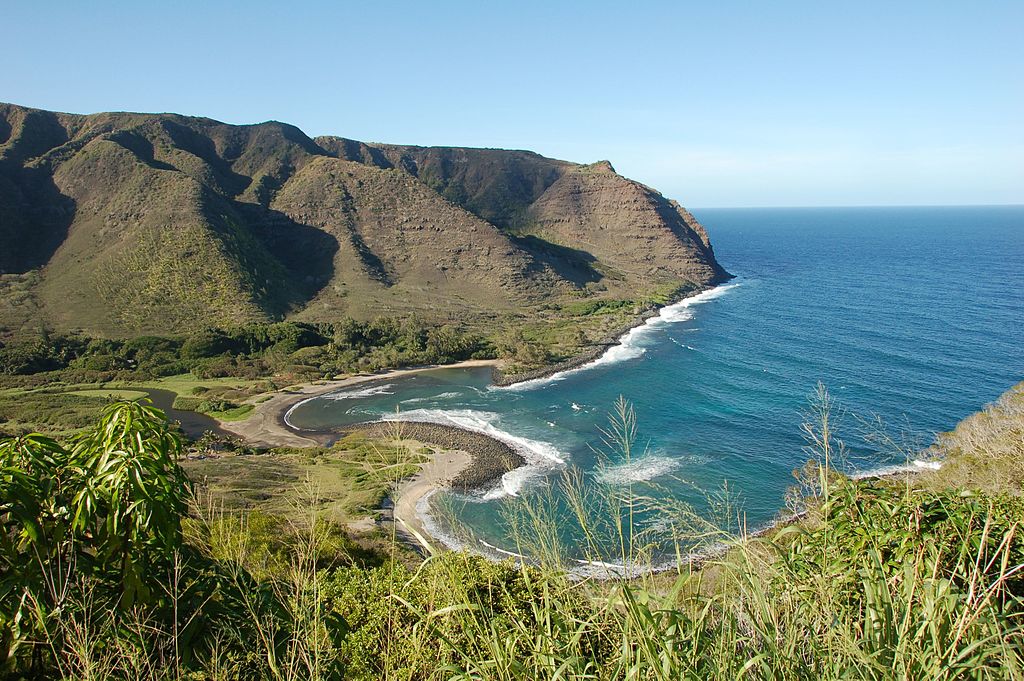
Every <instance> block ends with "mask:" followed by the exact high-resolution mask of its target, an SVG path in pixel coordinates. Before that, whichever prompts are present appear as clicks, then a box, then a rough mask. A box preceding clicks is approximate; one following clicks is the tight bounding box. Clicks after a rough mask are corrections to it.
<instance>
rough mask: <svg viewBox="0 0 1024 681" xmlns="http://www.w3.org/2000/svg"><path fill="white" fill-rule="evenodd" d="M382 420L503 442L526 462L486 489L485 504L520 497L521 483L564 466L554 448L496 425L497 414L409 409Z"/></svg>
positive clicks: (557, 451) (562, 456)
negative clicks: (431, 425)
mask: <svg viewBox="0 0 1024 681" xmlns="http://www.w3.org/2000/svg"><path fill="white" fill-rule="evenodd" d="M382 420H385V421H415V422H421V423H437V424H440V425H447V426H455V427H457V428H462V429H463V430H469V431H473V432H475V433H481V434H483V435H486V436H488V437H491V438H493V439H495V440H498V441H499V442H503V443H505V444H507V445H508V446H510V447H512V449H514V450H516V452H518V453H519V454H521V455H522V456H523V458H524V459H525V460H526V465H525V466H521V467H519V468H517V469H515V470H512V471H509V472H507V473H505V474H504V475H502V476H501V480H500V481H499V483H498V485H497V486H495V488H494V489H491V490H488V491H487V492H485V493H484V495H483V496H482V497H481V498H482V499H483V500H485V501H489V500H492V499H498V498H500V497H503V496H513V497H514V496H519V492H520V491H521V490H522V488H523V486H524V484H525V483H526V481H527V480H529V479H530V478H532V477H534V476H537V475H539V474H541V473H543V472H544V471H549V470H553V469H556V468H561V467H564V466H565V460H566V457H565V454H563V453H562V452H560V451H559V450H558V449H557V448H556V447H555V446H554V445H552V444H550V443H548V442H542V441H540V440H532V439H530V438H526V437H521V436H519V435H513V434H512V433H510V432H508V431H506V430H503V429H501V428H499V427H498V426H497V425H496V422H497V421H498V414H495V413H493V412H484V411H475V410H472V409H453V410H445V409H412V410H410V411H405V412H398V413H395V414H387V415H385V416H383V417H382Z"/></svg>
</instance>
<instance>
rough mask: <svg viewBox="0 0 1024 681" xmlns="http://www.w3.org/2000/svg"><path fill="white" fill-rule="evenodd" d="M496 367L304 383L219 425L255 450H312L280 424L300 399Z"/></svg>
mask: <svg viewBox="0 0 1024 681" xmlns="http://www.w3.org/2000/svg"><path fill="white" fill-rule="evenodd" d="M497 365H498V360H495V359H474V360H467V361H465V362H458V363H456V364H435V365H430V366H421V367H412V368H409V369H394V370H392V371H381V372H378V373H374V374H360V375H358V376H349V377H346V378H341V379H337V380H333V381H317V382H315V383H306V384H303V385H300V386H298V387H292V388H289V389H288V390H287V391H286V392H278V393H274V394H273V395H272V396H271V398H270V399H269V400H267V401H265V402H261V403H259V404H257V405H256V407H255V409H253V413H252V415H251V416H250V417H249V418H247V419H245V420H244V421H222V422H221V424H220V426H221V428H223V429H224V430H226V431H228V432H230V433H232V434H233V435H237V436H238V437H240V438H242V439H243V440H245V441H246V442H248V443H250V444H252V445H255V446H257V447H315V446H317V445H319V444H322V443H321V442H320V441H319V440H317V439H316V438H315V436H312V437H311V436H307V435H302V434H300V433H299V432H298V431H296V430H294V429H292V428H289V427H288V425H287V424H286V423H285V422H284V416H285V414H287V413H288V410H289V409H291V408H292V407H293V406H294V405H295V404H296V403H298V402H301V401H302V400H306V399H309V398H310V397H316V396H317V395H324V394H326V393H330V392H334V391H335V390H339V389H341V388H345V387H348V386H352V385H357V384H359V383H366V382H368V381H377V380H382V379H385V380H386V379H389V378H398V377H399V376H407V375H409V374H415V373H419V372H422V371H430V370H432V369H460V368H469V367H494V366H497Z"/></svg>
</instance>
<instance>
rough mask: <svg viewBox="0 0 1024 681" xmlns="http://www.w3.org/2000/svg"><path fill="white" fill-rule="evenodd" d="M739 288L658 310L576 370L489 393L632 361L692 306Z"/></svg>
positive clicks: (527, 387)
mask: <svg viewBox="0 0 1024 681" xmlns="http://www.w3.org/2000/svg"><path fill="white" fill-rule="evenodd" d="M739 285H740V282H732V283H729V284H719V285H718V286H715V287H714V288H710V289H708V290H707V291H703V292H702V293H698V294H697V295H695V296H690V297H689V298H684V299H682V300H680V301H679V302H678V303H673V304H672V305H666V306H665V307H663V308H661V310H660V311H659V312H658V314H657V315H656V316H654V317H650V318H649V319H647V320H645V321H644V323H643V324H640V325H638V326H634V327H633V328H632V329H630V330H629V331H627V332H626V333H625V334H623V335H622V336H621V337H620V338H619V340H618V342H617V343H616V344H615V345H613V346H611V347H610V348H608V349H607V350H606V351H605V352H604V354H602V355H601V356H600V357H598V358H597V359H595V360H593V361H591V362H587V363H586V364H583V365H581V366H578V367H574V368H572V369H566V370H565V371H559V372H558V373H555V374H552V375H550V376H545V377H543V378H534V379H532V380H529V381H523V382H521V383H513V384H512V385H507V386H493V387H492V388H491V389H492V390H532V389H534V388H539V387H541V386H545V385H549V384H551V383H554V382H556V381H561V380H562V379H564V378H565V377H567V376H571V375H573V374H578V373H580V372H583V371H588V370H590V369H593V368H595V367H600V366H605V365H608V364H617V363H619V362H625V361H626V360H630V359H636V358H637V357H640V356H642V355H643V354H644V353H645V352H646V351H647V350H646V348H645V347H644V345H643V343H644V341H645V340H646V339H647V338H648V337H649V336H650V335H651V333H652V332H655V331H657V330H660V329H661V328H663V327H664V326H665V325H667V324H672V323H675V322H683V321H688V320H690V319H693V312H692V310H690V308H691V307H693V306H694V305H700V304H701V303H705V302H707V301H709V300H714V299H715V298H718V297H720V296H723V295H725V294H726V293H728V292H729V291H731V290H732V289H734V288H736V287H737V286H739Z"/></svg>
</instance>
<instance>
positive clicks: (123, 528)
mask: <svg viewBox="0 0 1024 681" xmlns="http://www.w3.org/2000/svg"><path fill="white" fill-rule="evenodd" d="M1020 389H1021V386H1018V387H1017V388H1015V389H1014V390H1013V391H1011V393H1009V394H1008V396H1007V397H1005V398H1004V400H1003V401H1001V402H1000V403H999V404H998V405H996V406H994V407H992V408H990V409H987V410H986V412H985V413H984V415H983V417H978V416H976V417H972V419H967V420H966V421H965V424H966V425H963V426H962V427H961V428H958V429H957V433H954V434H953V435H952V436H944V437H943V438H942V443H945V444H942V443H940V446H942V447H946V448H945V449H943V451H944V452H945V454H946V455H947V456H948V459H947V462H946V464H947V465H950V466H954V465H959V464H963V465H969V462H970V461H971V460H972V459H974V458H975V457H981V458H982V459H984V460H987V461H989V462H993V461H995V460H997V459H1001V458H1003V457H1014V456H1016V454H1017V453H1018V451H1019V450H1018V449H1017V447H1018V446H1019V445H1018V443H1017V441H1016V440H1014V439H1013V438H1015V437H1017V436H1018V435H1019V433H1020V428H1021V418H1020V414H1021V412H1020V410H1019V409H1017V410H1014V409H1006V408H1004V407H1005V406H1006V404H1007V403H1013V404H1015V403H1016V401H1017V399H1018V398H1019V395H1020ZM833 406H834V405H833V402H832V400H831V398H829V396H828V394H827V393H826V392H825V391H824V390H822V391H819V393H818V395H817V402H816V403H815V405H814V409H813V410H812V412H813V413H814V414H816V416H817V419H816V420H814V421H810V422H808V423H807V424H805V432H806V433H807V435H808V438H809V440H808V441H809V444H810V446H811V448H812V450H811V451H812V452H813V454H814V460H813V462H812V465H810V466H808V467H807V468H806V469H805V471H806V473H807V475H802V477H801V481H802V489H803V491H804V494H803V496H802V502H801V503H802V505H803V507H804V510H805V513H806V515H805V517H804V520H803V521H801V522H800V523H799V524H797V525H792V526H789V527H785V528H783V529H781V530H780V531H778V532H776V533H774V534H773V535H771V536H768V537H762V538H742V537H741V538H739V539H735V538H729V537H728V536H727V535H726V534H724V533H722V532H716V531H715V529H714V527H715V522H714V521H715V519H714V518H711V519H705V521H706V522H704V524H703V525H702V526H701V528H702V529H701V535H702V537H703V539H704V542H705V545H709V544H714V543H716V542H719V541H724V542H727V544H728V547H729V550H728V551H727V552H726V553H723V554H717V557H712V558H709V559H708V560H707V561H705V562H704V563H703V564H701V565H694V564H692V563H686V562H681V563H680V565H679V567H678V571H677V572H675V573H671V574H660V575H650V574H649V575H646V576H644V577H641V578H638V579H631V580H627V579H622V578H615V579H611V580H608V581H597V580H592V579H584V580H575V579H572V578H571V577H569V576H568V575H567V574H566V572H565V571H564V565H563V564H562V562H561V560H560V558H559V554H560V552H559V550H558V547H557V544H552V543H550V541H549V540H550V538H551V537H553V536H554V534H553V533H552V532H551V530H552V528H551V527H550V526H549V525H548V524H547V522H546V521H545V520H544V518H545V517H546V514H545V512H544V508H543V505H544V500H543V495H542V496H541V497H540V498H539V499H533V500H528V499H524V500H523V501H522V504H523V505H522V506H521V507H520V508H518V509H516V511H517V512H518V513H520V517H521V518H524V519H528V521H527V522H524V523H523V524H522V526H521V534H520V539H521V543H522V544H523V546H524V547H529V549H530V552H531V553H532V554H533V555H535V556H536V557H537V559H536V562H535V563H534V564H532V565H530V566H522V565H515V564H513V563H512V562H505V563H501V564H494V563H490V562H488V561H486V560H484V559H482V558H478V557H474V556H471V555H469V554H465V553H447V554H443V555H440V556H435V557H432V558H430V559H428V560H426V561H425V562H423V563H422V564H417V565H412V566H408V565H407V564H405V563H403V562H402V561H401V560H398V559H397V557H398V551H397V544H395V543H394V540H392V544H391V548H390V549H389V548H388V547H387V546H386V545H384V546H382V547H381V550H380V551H378V552H371V553H367V552H366V551H365V550H361V549H357V548H356V547H353V545H352V544H351V543H350V542H349V541H348V540H347V538H346V537H345V536H344V533H343V532H341V531H340V530H339V528H337V527H336V526H334V525H332V524H330V523H329V522H328V521H327V520H326V517H325V515H324V514H323V513H322V512H321V511H320V510H319V505H318V502H317V499H318V496H319V495H318V494H317V492H316V490H315V489H314V488H309V487H303V486H301V485H300V488H302V489H300V493H299V494H298V495H297V496H296V497H295V498H296V500H297V502H296V506H295V510H294V511H293V512H291V513H290V514H289V515H288V516H286V517H275V516H269V515H266V514H264V513H260V512H255V511H254V512H242V513H225V512H224V511H223V510H218V508H217V507H216V506H210V505H209V504H204V503H203V502H201V501H196V500H195V498H194V497H192V496H191V495H190V488H191V486H190V483H189V482H188V480H187V478H186V476H185V474H184V472H183V471H182V469H181V468H180V467H179V466H178V464H177V462H176V457H177V455H178V453H179V452H180V447H181V445H180V442H179V441H178V440H177V439H176V437H175V436H174V435H173V434H172V433H171V432H169V431H168V429H167V426H166V423H165V421H164V419H163V417H162V415H161V414H160V413H159V412H157V411H155V410H153V409H152V408H149V407H146V406H143V405H139V404H136V403H118V404H114V405H111V406H110V407H109V408H108V409H107V411H106V413H105V414H104V416H103V419H102V420H101V421H100V422H99V423H97V424H96V425H95V426H94V427H93V428H91V429H89V430H87V431H86V432H84V433H83V434H82V435H80V436H78V437H76V438H74V439H73V440H71V441H70V442H68V443H66V444H60V443H57V442H55V441H53V440H48V439H46V438H42V437H38V436H29V437H21V438H15V439H9V440H6V441H3V442H2V443H0V486H2V488H0V522H2V530H3V534H2V535H0V539H2V541H0V561H2V563H0V565H2V568H3V569H2V571H0V657H2V658H3V659H4V660H5V661H4V662H3V665H4V666H3V670H4V673H6V674H7V675H8V676H9V677H10V678H41V677H46V676H50V677H55V678H67V679H72V678H74V679H82V678H88V679H133V680H135V679H183V678H190V679H211V680H212V679H242V678H245V679H255V678H266V679H340V678H350V679H380V678H388V679H452V678H455V679H664V680H666V681H667V680H668V679H680V678H699V679H736V678H751V679H840V678H842V679H891V678H900V679H1020V678H1024V627H1022V625H1024V623H1022V621H1021V617H1022V613H1024V610H1022V606H1024V600H1022V599H1024V542H1021V541H1020V532H1021V529H1022V527H1021V523H1022V522H1024V503H1022V498H1024V497H1022V496H1021V489H1020V488H1019V487H1015V488H1013V487H1011V486H1009V485H1006V486H1004V487H1000V488H999V489H993V488H990V487H988V486H987V484H984V483H982V482H978V483H977V484H974V485H971V486H969V487H963V488H951V487H948V486H946V484H945V483H944V482H943V481H942V479H941V478H939V477H935V476H930V477H928V478H921V477H913V476H912V477H905V478H903V479H898V480H863V481H851V480H849V479H847V478H844V477H842V476H840V475H838V474H837V473H835V472H834V471H832V470H831V469H830V468H829V463H830V461H831V460H832V459H833V457H835V455H836V452H838V451H839V450H840V449H841V445H840V442H839V440H838V435H840V434H838V433H835V432H833V431H832V430H831V424H832V421H831V420H830V418H829V414H830V411H831V410H832V409H833ZM979 418H981V419H982V420H984V421H986V422H987V424H988V425H986V428H985V436H984V437H983V438H981V439H979V438H978V437H976V434H977V431H976V429H975V427H974V425H972V420H973V421H977V420H978V419H979ZM632 419H633V416H632V413H631V410H630V408H629V406H628V404H626V403H624V402H623V403H621V404H620V405H618V406H617V407H616V410H615V412H614V413H613V415H612V417H611V422H610V423H609V430H608V432H611V433H616V432H617V433H620V434H624V439H622V440H621V441H620V442H619V443H618V444H619V445H620V446H623V447H626V446H630V445H631V438H632V437H635V433H633V429H632V428H631V427H630V423H632ZM631 433H633V434H631ZM1004 437H1006V438H1010V439H1009V440H1008V441H1006V442H1003V438H1004ZM953 441H955V444H952V445H951V442H953ZM1004 445H1005V446H1004ZM358 446H360V447H362V446H363V445H358ZM390 447H391V448H390V449H389V450H388V452H389V453H388V457H389V458H388V460H387V465H386V467H387V468H391V467H393V466H394V464H395V462H400V461H402V460H403V455H402V454H401V447H402V445H401V444H400V443H397V442H392V443H391V444H390ZM407 456H408V458H406V459H404V460H405V461H407V462H413V461H415V457H416V456H418V454H417V453H414V452H409V453H408V455H407ZM1002 463H1004V464H1006V465H1010V463H1011V462H1009V461H1003V462H1002ZM1013 463H1014V465H1016V462H1013ZM382 472H383V469H382ZM937 473H938V472H937ZM385 475H386V474H385ZM569 484H570V485H571V482H570V483H569ZM303 489H304V490H305V491H302V490H303ZM566 491H567V492H571V490H566ZM642 494H643V491H642V490H639V489H636V490H630V491H629V492H628V493H625V494H624V493H623V492H622V491H621V490H620V491H618V492H612V491H611V490H609V496H608V499H607V500H606V501H605V502H603V503H601V504H599V506H600V508H602V509H604V510H607V509H618V511H619V514H618V517H619V519H620V520H621V521H623V522H612V523H609V522H607V520H608V518H604V519H603V522H601V523H600V524H597V523H593V522H592V519H590V518H588V516H587V513H586V512H585V511H583V512H580V513H579V514H578V521H579V522H580V523H581V524H583V528H584V529H585V530H589V531H590V532H591V533H594V532H598V531H604V530H599V529H598V528H599V527H603V528H608V527H612V528H617V529H615V530H614V531H617V532H619V533H620V534H619V539H620V540H621V545H622V546H624V547H627V546H629V547H631V546H632V541H630V539H629V538H630V537H631V530H630V528H629V524H628V517H629V515H628V514H629V509H630V508H632V506H633V505H634V504H635V503H638V502H640V501H642ZM302 499H306V500H307V501H306V503H305V504H303V503H301V500H302ZM303 509H305V512H303ZM668 520H669V521H670V522H671V521H673V520H674V519H672V518H669V519H668ZM726 520H727V519H726ZM695 538H696V536H694V537H690V538H689V539H690V540H691V541H692V540H693V539H695ZM597 539H603V538H597ZM611 539H614V538H611ZM609 543H614V542H609ZM596 544H604V542H600V541H599V542H595V545H596ZM545 547H546V548H545ZM642 556H643V550H642V548H640V547H631V548H627V549H624V552H623V555H621V556H619V557H618V559H620V560H624V561H627V562H635V561H638V560H642ZM595 558H600V559H604V560H612V559H615V557H614V556H605V555H600V556H595Z"/></svg>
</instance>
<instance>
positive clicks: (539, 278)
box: [0, 104, 727, 335]
mask: <svg viewBox="0 0 1024 681" xmlns="http://www.w3.org/2000/svg"><path fill="white" fill-rule="evenodd" d="M0 275H3V277H4V278H3V282H8V281H12V280H15V279H17V280H18V281H19V282H29V284H25V286H28V289H29V290H28V295H29V297H31V298H32V303H33V306H34V307H33V308H32V309H33V310H34V314H37V315H41V316H42V317H43V318H44V320H45V321H46V323H47V324H48V325H50V326H53V327H55V328H59V329H71V328H82V329H86V330H88V331H90V332H94V333H102V334H108V335H133V334H140V333H148V332H156V331H166V330H167V329H168V328H186V327H193V326H197V325H204V324H217V325H230V324H234V323H242V322H246V321H251V320H261V319H280V318H285V317H291V316H298V317H301V318H303V319H309V320H316V319H336V318H339V317H342V316H346V315H347V316H355V317H369V316H374V315H378V314H383V313H413V312H415V313H417V314H420V315H422V316H425V317H429V318H436V319H440V320H447V319H486V318H492V317H493V316H494V315H500V314H503V313H505V312H508V311H522V310H526V309H529V308H530V307H531V306H534V305H537V304H540V303H545V302H551V301H555V300H561V299H564V298H566V297H580V296H582V297H602V296H605V297H607V296H613V295H617V294H619V293H621V292H622V291H626V290H630V291H633V292H635V291H637V290H639V289H643V288H644V287H651V286H655V285H664V284H683V283H690V284H694V285H706V284H709V283H712V282H714V281H717V280H719V279H721V278H723V277H725V276H727V275H726V274H725V272H724V271H723V270H722V269H721V267H720V266H719V265H718V263H717V262H716V261H715V258H714V254H713V252H712V250H711V246H710V243H709V242H708V239H707V235H706V234H705V233H704V230H703V228H702V227H701V226H700V225H699V224H698V223H697V221H696V220H694V219H693V217H692V216H691V215H690V214H689V213H687V212H686V211H685V210H683V209H682V208H681V207H679V206H678V205H677V204H676V203H675V202H672V201H669V200H667V199H665V198H664V197H662V196H661V195H660V194H658V193H657V192H655V191H653V190H651V189H649V188H647V187H644V186H643V185H640V184H638V183H636V182H633V181H631V180H628V179H626V178H623V177H621V176H619V175H617V174H616V173H615V172H614V170H612V168H611V166H610V165H609V164H607V163H602V164H594V165H590V166H586V165H579V164H575V163H569V162H566V161H558V160H553V159H548V158H544V157H542V156H539V155H537V154H534V153H532V152H526V151H504V150H495V149H460V148H430V147H409V146H397V145H384V144H368V143H363V142H358V141H355V140H349V139H345V138H340V137H323V138H318V139H316V140H313V139H310V138H309V137H307V136H306V135H305V134H304V133H303V132H302V131H300V130H299V129H298V128H295V127H294V126H290V125H286V124H283V123H277V122H268V123H261V124H258V125H246V126H235V125H227V124H224V123H219V122H217V121H214V120H210V119H206V118H190V117H184V116H178V115H174V114H132V113H104V114H94V115H86V116H83V115H73V114H61V113H53V112H47V111H40V110H36V109H28V108H25V107H19V106H14V105H9V104H0ZM29 275H31V276H29ZM19 277H21V278H20V279H19ZM4 290H5V289H3V287H2V286H0V296H2V295H3V291H4ZM6 309H8V308H6V307H4V308H0V316H3V315H4V314H5V313H3V310H6ZM26 309H27V308H26ZM15 317H16V315H13V316H12V315H7V316H6V317H4V318H0V324H2V325H5V326H6V328H0V333H4V332H5V331H6V332H9V331H10V330H11V328H12V327H13V326H16V325H17V323H18V322H17V320H16V319H15Z"/></svg>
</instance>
